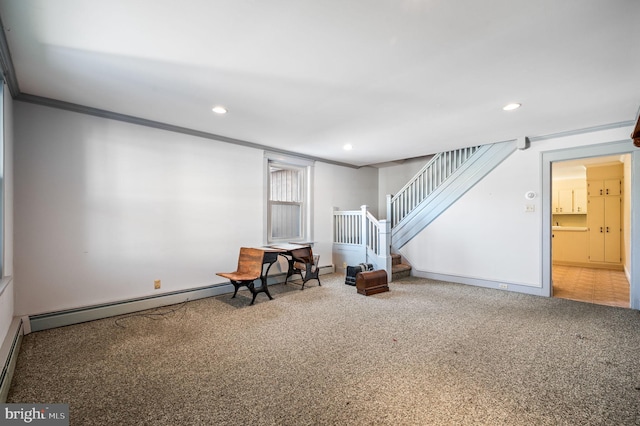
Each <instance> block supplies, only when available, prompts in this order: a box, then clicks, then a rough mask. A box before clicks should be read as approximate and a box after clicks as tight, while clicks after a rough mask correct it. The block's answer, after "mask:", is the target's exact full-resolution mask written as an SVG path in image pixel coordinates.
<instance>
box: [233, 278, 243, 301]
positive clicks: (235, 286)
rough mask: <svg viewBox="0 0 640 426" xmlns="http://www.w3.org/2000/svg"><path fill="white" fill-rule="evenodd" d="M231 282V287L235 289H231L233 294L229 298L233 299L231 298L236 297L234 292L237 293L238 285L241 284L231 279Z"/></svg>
mask: <svg viewBox="0 0 640 426" xmlns="http://www.w3.org/2000/svg"><path fill="white" fill-rule="evenodd" d="M231 284H233V288H234V289H235V290H234V291H233V296H231V298H232V299H233V298H235V297H236V294H238V289H239V288H240V286H241V285H242V284H241V283H239V282H235V281H231Z"/></svg>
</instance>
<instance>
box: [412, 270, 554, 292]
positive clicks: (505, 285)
mask: <svg viewBox="0 0 640 426" xmlns="http://www.w3.org/2000/svg"><path fill="white" fill-rule="evenodd" d="M412 275H414V276H416V277H420V278H429V279H432V280H438V281H446V282H452V283H457V284H466V285H473V286H476V287H485V288H492V289H495V290H503V291H513V292H516V293H524V294H531V295H534V296H546V297H548V294H545V293H544V291H543V288H542V287H533V286H528V285H524V284H518V283H513V282H507V281H491V280H485V279H481V278H472V277H464V276H460V275H448V274H438V273H435V272H427V271H420V270H417V269H415V268H413V270H412Z"/></svg>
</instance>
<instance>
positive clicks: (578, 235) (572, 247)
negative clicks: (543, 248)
mask: <svg viewBox="0 0 640 426" xmlns="http://www.w3.org/2000/svg"><path fill="white" fill-rule="evenodd" d="M552 236H553V239H552V240H551V244H552V245H551V254H552V259H553V262H554V263H560V264H562V263H568V264H576V265H577V264H579V265H585V264H586V263H587V262H588V261H589V260H588V258H589V244H588V232H587V230H586V228H583V229H582V230H557V229H556V230H554V231H553V232H552Z"/></svg>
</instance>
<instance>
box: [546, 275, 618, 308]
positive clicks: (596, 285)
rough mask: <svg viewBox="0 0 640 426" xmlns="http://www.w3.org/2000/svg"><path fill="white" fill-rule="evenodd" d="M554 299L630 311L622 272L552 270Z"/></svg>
mask: <svg viewBox="0 0 640 426" xmlns="http://www.w3.org/2000/svg"><path fill="white" fill-rule="evenodd" d="M552 276H553V297H559V298H562V299H571V300H577V301H580V302H588V303H595V304H598V305H607V306H620V307H623V308H628V307H629V281H627V277H626V275H625V274H624V272H623V271H614V270H611V269H592V268H579V267H574V266H561V265H553V266H552Z"/></svg>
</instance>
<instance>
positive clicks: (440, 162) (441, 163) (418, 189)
mask: <svg viewBox="0 0 640 426" xmlns="http://www.w3.org/2000/svg"><path fill="white" fill-rule="evenodd" d="M478 148H480V146H473V147H468V148H461V149H456V150H453V151H447V152H441V153H439V154H437V155H435V156H434V157H433V158H432V159H431V160H430V161H429V162H428V163H427V164H426V165H425V166H424V167H423V168H422V169H421V170H420V171H419V172H418V173H417V174H416V175H415V176H414V177H413V179H411V180H410V181H409V182H408V183H407V184H406V185H405V186H404V187H403V188H402V189H401V190H400V191H398V193H397V194H396V195H394V196H393V197H391V196H390V197H388V200H387V220H389V221H391V227H392V228H393V227H394V226H396V225H397V224H398V223H400V221H401V220H402V219H404V218H405V217H406V216H407V215H408V214H409V213H411V212H412V211H413V210H414V209H415V208H416V207H417V206H418V205H419V204H420V203H421V202H422V201H423V200H424V199H426V198H427V197H428V196H429V195H430V194H431V193H432V192H433V191H435V190H436V189H437V188H438V187H439V186H440V185H441V184H442V183H443V182H444V181H445V180H446V179H447V178H448V177H449V176H451V175H452V174H453V173H454V172H455V171H456V170H458V168H460V166H462V165H463V164H464V163H465V162H466V161H467V160H468V159H469V158H471V156H472V155H473V154H474V153H475V152H476V151H477V150H478Z"/></svg>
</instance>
